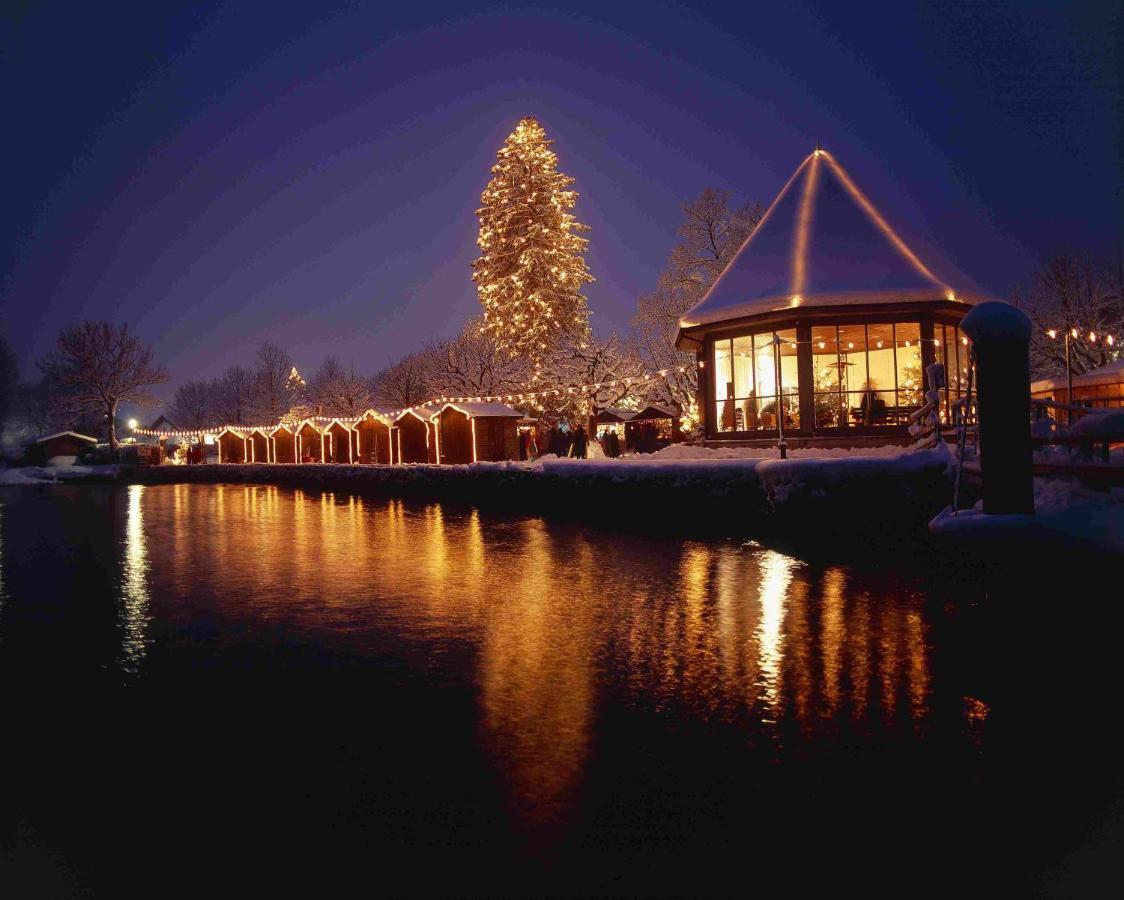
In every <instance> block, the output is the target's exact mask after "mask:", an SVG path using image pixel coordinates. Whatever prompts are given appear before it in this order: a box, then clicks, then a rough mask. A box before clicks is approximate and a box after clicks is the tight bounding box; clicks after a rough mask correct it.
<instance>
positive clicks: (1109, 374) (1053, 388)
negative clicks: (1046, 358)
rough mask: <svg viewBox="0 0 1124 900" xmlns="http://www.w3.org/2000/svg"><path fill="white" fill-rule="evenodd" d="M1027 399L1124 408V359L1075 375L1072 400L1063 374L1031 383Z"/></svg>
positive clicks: (1066, 378)
mask: <svg viewBox="0 0 1124 900" xmlns="http://www.w3.org/2000/svg"><path fill="white" fill-rule="evenodd" d="M1030 396H1031V398H1032V399H1035V400H1053V401H1054V402H1055V403H1072V404H1073V405H1074V406H1089V407H1093V408H1096V409H1120V408H1121V407H1124V358H1121V359H1117V360H1115V361H1113V362H1110V363H1108V364H1106V365H1103V366H1101V367H1100V368H1097V369H1090V370H1089V371H1088V372H1082V373H1081V374H1080V375H1074V376H1073V397H1072V398H1071V397H1070V396H1069V378H1068V377H1067V376H1065V375H1057V376H1054V377H1053V378H1042V379H1039V380H1038V381H1035V382H1032V383H1031V385H1030Z"/></svg>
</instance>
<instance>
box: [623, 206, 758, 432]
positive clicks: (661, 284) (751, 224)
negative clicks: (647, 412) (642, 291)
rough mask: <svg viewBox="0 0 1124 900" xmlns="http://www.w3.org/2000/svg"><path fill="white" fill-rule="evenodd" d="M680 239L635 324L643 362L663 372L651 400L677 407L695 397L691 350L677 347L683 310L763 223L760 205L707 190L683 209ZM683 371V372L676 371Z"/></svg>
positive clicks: (642, 301)
mask: <svg viewBox="0 0 1124 900" xmlns="http://www.w3.org/2000/svg"><path fill="white" fill-rule="evenodd" d="M683 213H684V216H685V221H684V222H683V224H682V225H681V226H680V227H679V236H680V238H681V239H682V240H681V241H680V242H679V243H678V244H677V245H676V246H675V247H674V248H673V249H672V251H671V255H670V256H669V257H668V260H667V265H666V266H665V267H664V271H663V273H662V274H661V275H660V278H659V281H658V282H657V284H656V289H655V290H654V291H653V292H652V293H651V294H648V295H646V296H643V297H641V298H640V301H639V303H638V304H637V309H636V316H635V317H634V319H633V325H634V326H635V329H636V342H637V345H638V347H639V351H640V355H641V358H642V359H643V361H644V364H645V365H646V366H647V367H648V368H649V369H651V370H653V371H660V370H666V371H667V373H668V374H667V375H666V376H665V377H664V378H662V379H660V380H659V381H658V382H654V383H653V384H652V385H651V389H650V391H651V394H652V399H653V400H654V401H656V402H662V403H664V404H670V405H671V406H674V407H675V408H676V409H677V410H678V411H680V412H685V411H687V410H688V409H690V408H692V407H693V405H694V403H695V398H696V397H697V396H698V372H697V371H696V367H695V357H694V354H693V353H680V352H679V351H678V350H676V349H675V336H676V334H677V333H678V330H679V320H680V318H682V316H683V314H684V313H685V312H686V311H687V310H689V309H690V308H691V307H692V306H694V305H695V304H696V303H698V302H699V300H701V299H702V297H703V295H704V294H706V292H707V290H708V289H709V288H710V286H711V285H712V284H713V283H714V281H715V279H716V278H718V276H719V275H720V274H721V273H722V270H723V269H725V268H726V265H727V264H728V263H729V261H730V260H731V259H732V258H733V257H734V254H736V253H737V252H738V250H739V249H740V248H741V246H742V244H744V243H745V241H746V239H747V238H748V237H749V236H750V234H752V233H753V229H754V228H756V227H757V223H758V222H760V221H761V217H762V216H763V215H764V210H763V209H762V207H761V206H760V204H757V203H753V204H746V205H744V206H740V207H733V206H732V205H731V197H730V192H729V191H720V190H715V189H714V188H706V189H705V190H704V191H703V192H702V193H701V194H700V195H699V196H698V198H696V199H695V200H694V201H693V202H691V203H688V204H686V205H685V206H684V207H683ZM680 370H682V371H680Z"/></svg>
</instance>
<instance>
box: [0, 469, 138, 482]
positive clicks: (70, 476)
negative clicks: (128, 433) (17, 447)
mask: <svg viewBox="0 0 1124 900" xmlns="http://www.w3.org/2000/svg"><path fill="white" fill-rule="evenodd" d="M120 476H121V467H120V466H46V467H40V466H21V467H19V468H11V469H9V468H0V485H11V484H65V483H66V482H72V481H74V482H77V481H116V480H117V479H118V478H120Z"/></svg>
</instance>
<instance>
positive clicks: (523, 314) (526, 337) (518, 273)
mask: <svg viewBox="0 0 1124 900" xmlns="http://www.w3.org/2000/svg"><path fill="white" fill-rule="evenodd" d="M552 143H553V142H552V141H550V140H548V139H547V136H546V132H545V131H544V130H543V127H542V126H541V125H540V124H539V123H538V122H537V121H536V120H535V119H533V118H530V117H527V118H525V119H521V120H520V122H519V125H518V127H517V128H516V129H515V131H513V132H512V133H511V134H510V135H509V136H508V138H507V140H506V141H504V144H503V146H502V147H501V148H500V150H499V153H498V154H497V159H496V164H495V165H494V166H492V179H491V181H489V182H488V186H487V188H485V189H484V193H483V194H482V195H481V198H480V200H481V204H482V205H481V207H480V209H479V210H477V213H476V214H477V218H478V219H479V221H480V234H479V237H478V238H477V241H476V243H477V245H478V246H479V247H480V257H479V258H478V259H477V260H476V261H475V262H474V263H473V264H472V279H473V281H475V282H476V290H477V294H478V295H479V298H480V303H481V304H482V305H483V307H484V326H483V327H484V329H485V331H486V333H488V334H489V335H490V336H491V337H492V338H494V339H495V340H496V342H497V343H498V344H499V346H500V347H502V348H503V349H504V350H505V351H506V352H508V353H509V354H511V355H513V356H516V355H518V356H524V357H526V358H527V359H528V360H530V361H531V362H532V363H536V364H537V363H538V362H539V361H540V360H541V359H542V358H543V357H544V356H545V355H546V354H547V353H549V352H550V350H551V349H552V348H553V347H554V346H555V345H556V344H557V343H558V342H559V341H560V340H562V339H564V338H566V337H567V336H571V335H577V334H581V333H582V332H583V331H584V330H585V329H587V328H588V320H589V310H588V308H587V306H586V299H585V296H584V295H583V294H582V289H583V288H584V286H585V285H586V284H589V283H590V282H592V281H593V276H592V275H590V274H589V270H588V268H587V267H586V263H585V249H586V245H587V244H588V243H589V242H588V241H587V240H586V239H585V238H583V237H581V236H580V234H581V233H582V232H585V231H588V230H589V229H588V227H587V226H585V225H582V224H581V223H579V222H578V221H577V220H576V219H575V218H574V216H573V214H572V213H571V212H570V210H572V209H573V208H574V204H575V202H576V201H577V196H578V195H577V194H576V193H575V192H574V191H572V190H570V189H569V188H570V185H572V184H573V182H574V179H573V178H570V177H569V176H567V175H564V174H562V173H561V172H559V171H558V157H557V155H556V154H555V153H554V152H553V151H552V150H551V149H550V145H551V144H552Z"/></svg>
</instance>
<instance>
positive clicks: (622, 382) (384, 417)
mask: <svg viewBox="0 0 1124 900" xmlns="http://www.w3.org/2000/svg"><path fill="white" fill-rule="evenodd" d="M960 341H961V343H963V344H964V345H965V346H966V345H967V344H968V339H967V338H966V337H963V336H961V338H960ZM926 342H928V343H932V344H933V345H934V346H938V347H939V346H940V345H941V339H940V338H907V339H905V340H901V341H896V342H895V341H882V340H875V341H868V342H862V341H860V342H859V343H860V344H862V345H863V346H856V343H855V342H854V341H841V340H840V341H832V340H827V339H822V340H821V339H813V340H806V341H800V340H791V339H789V338H781V337H773V338H771V339H770V340H769V341H768V343H765V344H758V345H757V346H755V347H754V352H760V351H761V350H763V349H766V348H773V347H784V346H787V347H789V348H791V349H796V348H797V347H798V346H800V345H804V346H807V345H812V346H814V347H815V348H816V349H820V350H824V349H826V348H827V346H828V345H829V344H838V351H839V352H861V351H863V350H867V349H889V346H898V347H905V348H910V347H920V345H921V344H923V343H926ZM1110 344H1111V341H1110ZM884 345H889V346H884ZM844 347H846V350H845V351H844ZM742 355H748V354H742ZM698 365H699V368H700V369H705V368H706V362H705V361H704V360H700V361H699V364H698ZM686 372H687V366H670V367H668V368H665V369H657V370H655V371H652V372H645V373H643V374H640V375H634V376H627V377H624V378H612V379H602V380H600V381H594V382H590V383H588V384H581V385H570V386H567V387H557V388H546V389H541V390H512V391H500V392H496V393H493V394H480V395H477V396H468V395H465V396H452V395H447V396H441V397H433V398H431V399H429V400H426V401H425V402H424V403H416V404H413V405H412V406H404V407H400V408H399V409H396V410H391V411H389V412H384V411H380V410H375V409H369V410H365V411H364V412H363V413H361V414H359V415H355V416H305V417H302V418H301V419H300V420H298V421H295V422H293V423H291V424H287V423H284V422H273V423H269V424H258V425H246V424H241V423H227V424H223V425H213V426H208V427H202V428H186V429H162V428H134V429H133V432H134V433H135V434H138V435H143V436H145V437H157V438H196V439H199V438H202V437H204V436H205V435H217V434H222V433H223V432H226V431H230V432H235V433H242V434H245V435H250V434H253V433H254V432H258V433H260V434H261V435H262V436H263V437H270V436H271V435H273V434H275V433H276V432H277V431H280V430H284V431H288V432H289V433H290V434H293V433H296V432H297V431H299V430H300V429H301V428H303V427H304V426H305V425H306V424H312V425H313V427H316V426H318V425H319V426H326V427H327V428H330V427H331V425H332V423H337V424H339V425H340V427H341V428H343V429H345V430H349V431H351V430H354V429H355V427H356V426H357V425H358V424H359V423H360V422H362V421H363V420H364V419H366V418H368V417H374V418H375V419H377V420H379V421H382V422H383V423H384V424H386V425H390V424H392V423H393V422H395V421H397V420H398V419H399V418H401V417H402V416H403V415H404V414H408V413H411V414H414V415H415V416H417V417H418V418H421V419H423V420H429V419H431V418H432V417H433V416H434V415H436V414H437V413H438V412H440V411H441V409H443V408H444V407H445V406H447V405H450V404H452V405H456V404H458V403H530V402H534V401H537V400H547V399H550V398H559V399H561V398H566V397H574V398H575V399H576V398H578V397H595V396H596V395H597V394H599V393H601V392H602V391H606V390H610V389H612V388H621V387H623V388H628V389H630V390H632V389H638V388H641V387H645V386H647V385H649V384H651V383H652V382H654V381H658V380H659V379H661V378H667V377H668V376H669V375H676V374H679V375H682V374H685V373H686ZM320 430H323V428H321V429H320Z"/></svg>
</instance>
